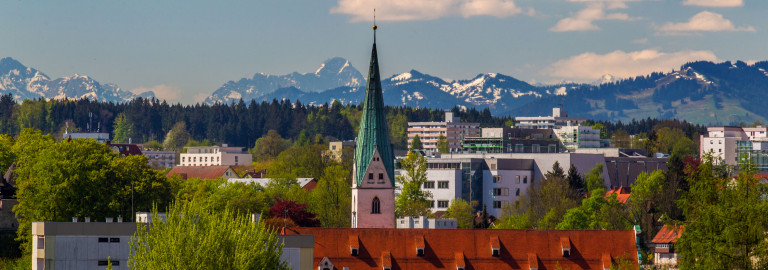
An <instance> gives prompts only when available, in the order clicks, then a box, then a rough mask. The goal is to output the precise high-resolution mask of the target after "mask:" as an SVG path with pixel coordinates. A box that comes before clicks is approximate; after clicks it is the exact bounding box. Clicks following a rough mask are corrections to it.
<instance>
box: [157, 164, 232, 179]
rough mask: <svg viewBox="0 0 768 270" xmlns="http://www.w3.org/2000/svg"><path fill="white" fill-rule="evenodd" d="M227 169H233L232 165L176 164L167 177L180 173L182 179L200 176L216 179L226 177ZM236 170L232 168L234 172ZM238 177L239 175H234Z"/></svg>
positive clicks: (201, 177)
mask: <svg viewBox="0 0 768 270" xmlns="http://www.w3.org/2000/svg"><path fill="white" fill-rule="evenodd" d="M227 170H232V168H231V166H176V167H173V169H171V171H169V172H168V174H166V176H167V177H171V176H173V175H176V174H179V175H181V176H182V179H184V180H186V179H189V178H200V179H216V178H219V177H224V176H225V175H224V173H226V172H227ZM234 171H235V170H232V173H234ZM234 177H237V175H234Z"/></svg>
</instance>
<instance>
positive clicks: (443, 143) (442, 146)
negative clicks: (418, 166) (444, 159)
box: [437, 134, 450, 153]
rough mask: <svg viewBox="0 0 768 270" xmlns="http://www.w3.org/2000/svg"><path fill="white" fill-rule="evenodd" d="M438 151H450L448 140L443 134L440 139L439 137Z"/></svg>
mask: <svg viewBox="0 0 768 270" xmlns="http://www.w3.org/2000/svg"><path fill="white" fill-rule="evenodd" d="M437 149H438V150H440V153H448V151H449V150H450V149H449V148H448V138H446V137H445V135H443V134H440V137H437Z"/></svg>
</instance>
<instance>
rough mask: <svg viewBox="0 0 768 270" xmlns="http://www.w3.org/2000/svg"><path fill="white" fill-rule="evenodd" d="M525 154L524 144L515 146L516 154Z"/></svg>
mask: <svg viewBox="0 0 768 270" xmlns="http://www.w3.org/2000/svg"><path fill="white" fill-rule="evenodd" d="M522 152H523V144H520V143H518V144H515V153H522Z"/></svg>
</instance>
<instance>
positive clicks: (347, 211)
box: [309, 165, 352, 227]
mask: <svg viewBox="0 0 768 270" xmlns="http://www.w3.org/2000/svg"><path fill="white" fill-rule="evenodd" d="M310 196H311V199H310V202H312V203H311V204H310V205H309V206H310V210H312V212H314V213H317V219H318V220H319V221H320V224H322V226H323V227H349V225H350V219H351V211H352V210H351V207H352V206H351V202H350V198H351V197H352V189H351V187H350V184H349V172H348V171H347V170H345V169H344V167H342V166H341V165H333V166H329V167H327V168H325V171H324V172H323V176H322V177H320V179H319V180H318V183H317V186H316V187H315V188H314V189H312V192H311V193H310Z"/></svg>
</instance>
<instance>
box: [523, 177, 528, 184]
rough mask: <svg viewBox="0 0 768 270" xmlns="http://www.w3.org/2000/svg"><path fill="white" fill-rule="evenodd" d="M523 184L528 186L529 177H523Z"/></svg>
mask: <svg viewBox="0 0 768 270" xmlns="http://www.w3.org/2000/svg"><path fill="white" fill-rule="evenodd" d="M523 184H528V176H527V175H526V176H523Z"/></svg>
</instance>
